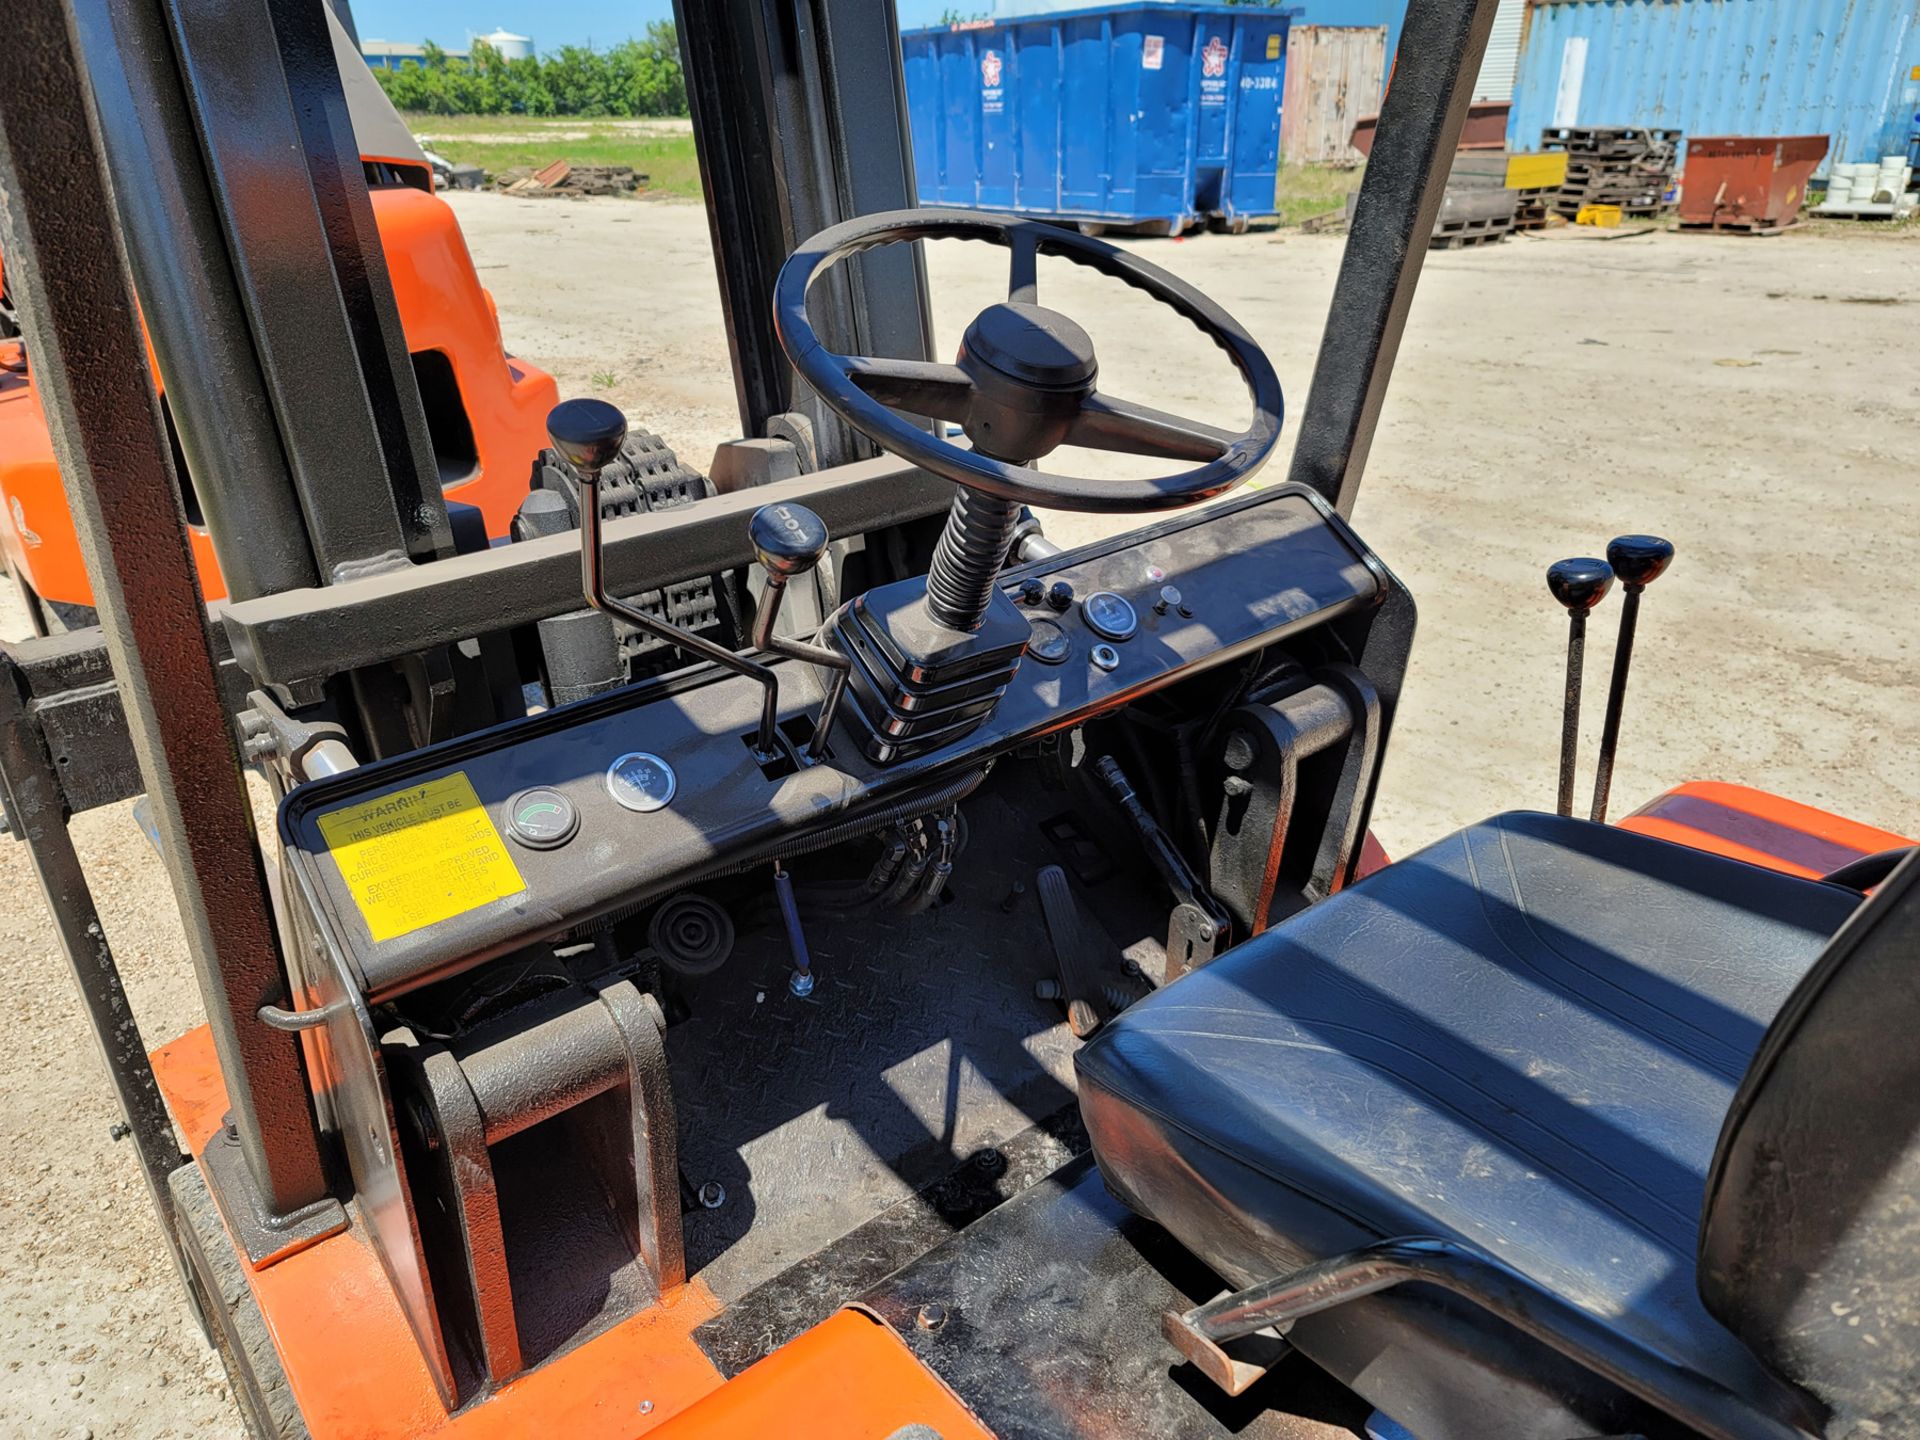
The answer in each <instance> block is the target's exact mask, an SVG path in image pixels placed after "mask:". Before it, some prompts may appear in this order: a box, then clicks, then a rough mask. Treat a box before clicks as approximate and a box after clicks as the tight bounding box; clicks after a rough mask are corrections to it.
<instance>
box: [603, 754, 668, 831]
mask: <svg viewBox="0 0 1920 1440" xmlns="http://www.w3.org/2000/svg"><path fill="white" fill-rule="evenodd" d="M678 784H679V782H678V781H677V780H676V779H675V778H674V774H673V767H672V766H671V765H669V764H667V762H666V761H664V760H662V759H661V758H660V757H659V756H658V755H649V754H647V753H646V752H645V751H644V750H633V751H630V752H628V753H627V754H625V755H622V756H621V757H620V758H619V759H618V760H616V761H614V762H613V764H611V765H609V766H608V767H607V793H608V794H609V795H611V796H613V798H614V799H615V800H617V801H618V802H619V803H620V804H622V805H624V806H625V807H626V808H627V809H629V810H637V811H639V812H640V813H641V814H643V815H644V814H646V813H647V812H648V811H651V810H663V809H665V808H666V807H667V805H668V804H669V803H671V802H672V800H673V792H674V790H675V788H676V787H677V786H678Z"/></svg>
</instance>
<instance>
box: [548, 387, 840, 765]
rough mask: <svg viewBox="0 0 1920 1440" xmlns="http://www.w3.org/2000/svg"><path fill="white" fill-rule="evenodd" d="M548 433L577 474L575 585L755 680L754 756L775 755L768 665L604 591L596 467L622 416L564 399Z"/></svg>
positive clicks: (624, 616)
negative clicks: (756, 724)
mask: <svg viewBox="0 0 1920 1440" xmlns="http://www.w3.org/2000/svg"><path fill="white" fill-rule="evenodd" d="M547 436H548V438H549V439H551V440H552V441H553V448H554V449H555V450H557V451H559V452H560V458H561V459H563V460H565V461H566V462H567V464H569V465H571V466H572V467H573V473H574V474H575V475H577V476H578V477H579V479H580V588H581V590H583V591H584V592H585V593H586V597H587V603H588V604H589V605H591V606H593V608H594V609H596V610H599V611H602V612H604V613H605V614H608V615H611V616H613V618H614V619H616V620H620V621H623V622H625V623H626V624H628V625H631V626H633V628H634V629H636V630H644V631H646V632H647V634H649V635H653V636H655V637H657V638H659V639H661V640H665V641H666V642H667V643H668V644H669V645H677V646H679V647H680V649H681V650H683V651H685V652H686V653H688V654H690V655H698V656H700V657H701V658H702V659H705V660H711V661H713V662H714V664H716V665H723V666H725V667H726V668H727V669H729V670H731V671H733V672H734V673H735V674H739V675H745V676H746V677H747V678H748V679H750V680H752V681H754V682H756V683H757V684H758V685H759V686H760V688H761V698H760V728H759V730H758V732H757V733H756V734H755V736H754V747H753V750H754V758H755V759H757V760H761V761H770V760H777V759H778V758H780V754H781V746H780V732H779V730H778V729H777V728H776V722H777V721H778V720H779V718H780V682H779V680H778V679H777V678H776V677H775V676H774V673H773V671H772V670H771V669H769V668H768V667H767V666H765V665H762V664H761V663H760V662H759V661H758V660H749V659H748V658H747V657H746V656H744V655H736V654H734V653H733V651H731V650H729V649H727V647H726V646H724V645H717V644H715V643H714V642H713V641H711V640H708V639H707V638H705V637H704V636H701V635H695V634H694V633H693V632H692V631H690V630H682V629H681V628H680V627H679V626H678V625H675V624H673V623H672V622H671V621H668V620H663V619H662V618H660V617H659V616H658V615H649V614H648V613H647V612H646V611H644V610H642V609H640V608H639V607H638V606H636V605H629V604H628V603H627V602H626V601H624V600H622V599H620V598H619V597H618V596H615V595H609V594H608V593H607V581H606V556H605V554H604V553H603V550H602V542H601V538H600V472H601V471H602V470H604V469H606V468H607V466H609V465H611V464H612V463H613V462H614V461H615V460H616V459H618V458H619V455H620V447H621V445H623V444H624V443H625V442H626V438H627V417H626V416H624V415H622V414H621V413H620V412H619V411H618V410H617V409H615V408H614V407H613V406H611V405H609V404H607V402H606V401H604V400H566V401H562V402H561V403H560V404H558V405H556V406H554V407H553V409H552V410H550V411H549V412H548V413H547ZM816 523H817V522H816Z"/></svg>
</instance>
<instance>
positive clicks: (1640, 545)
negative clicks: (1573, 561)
mask: <svg viewBox="0 0 1920 1440" xmlns="http://www.w3.org/2000/svg"><path fill="white" fill-rule="evenodd" d="M1607 563H1608V564H1609V565H1611V566H1613V573H1614V574H1615V575H1617V576H1619V577H1620V583H1621V584H1622V585H1624V586H1625V587H1626V591H1627V598H1626V599H1625V600H1624V601H1623V602H1622V603H1621V609H1620V638H1619V639H1617V640H1615V641H1614V644H1613V682H1612V684H1611V685H1609V686H1608V687H1607V723H1606V728H1605V729H1603V730H1602V731H1601V732H1600V764H1599V767H1598V768H1597V769H1596V770H1595V771H1594V776H1593V811H1592V818H1593V820H1594V822H1595V823H1596V824H1598V823H1601V822H1604V821H1605V820H1606V818H1607V795H1608V792H1609V791H1610V790H1612V788H1613V756H1614V752H1615V751H1616V750H1618V749H1619V748H1620V713H1621V711H1622V710H1624V709H1625V708H1626V704H1627V667H1628V666H1629V665H1631V664H1632V663H1633V629H1634V624H1635V622H1636V621H1638V620H1639V618H1640V592H1641V591H1642V590H1644V589H1646V588H1647V586H1649V585H1651V584H1652V583H1653V582H1654V581H1656V580H1658V579H1659V578H1660V577H1661V576H1662V575H1664V574H1666V573H1667V567H1668V566H1669V565H1671V564H1672V563H1673V542H1672V541H1671V540H1662V539H1661V538H1660V537H1659V536H1658V535H1622V536H1620V537H1619V538H1618V539H1617V540H1615V541H1614V542H1613V543H1612V544H1611V545H1609V546H1607Z"/></svg>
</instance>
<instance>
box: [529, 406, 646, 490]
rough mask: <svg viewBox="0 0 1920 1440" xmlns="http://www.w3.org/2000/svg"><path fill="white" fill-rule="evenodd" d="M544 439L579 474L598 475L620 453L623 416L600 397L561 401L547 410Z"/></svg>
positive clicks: (624, 429)
mask: <svg viewBox="0 0 1920 1440" xmlns="http://www.w3.org/2000/svg"><path fill="white" fill-rule="evenodd" d="M547 438H548V439H550V440H552V441H553V448H554V449H556V450H558V451H559V452H560V458H561V459H563V460H565V461H566V462H567V463H568V464H569V465H571V466H572V467H573V468H574V469H575V470H577V471H579V472H580V473H581V474H582V475H598V474H599V473H600V472H601V471H602V470H604V469H606V468H607V466H609V465H611V464H612V463H613V462H614V460H615V459H616V458H618V456H619V454H620V447H621V446H622V445H624V444H625V443H626V439H627V417H626V416H624V415H622V414H621V413H620V411H619V410H618V409H617V408H616V407H615V406H612V405H609V404H608V403H607V402H606V401H604V400H588V399H580V400H563V401H561V402H560V403H559V404H558V405H556V406H554V407H553V409H551V410H549V411H548V412H547Z"/></svg>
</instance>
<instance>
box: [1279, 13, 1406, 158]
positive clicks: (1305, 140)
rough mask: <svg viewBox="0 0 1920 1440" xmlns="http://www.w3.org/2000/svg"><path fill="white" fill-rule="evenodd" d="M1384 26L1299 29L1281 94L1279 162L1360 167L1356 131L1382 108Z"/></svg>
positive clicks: (1290, 36) (1290, 38)
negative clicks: (1354, 142)
mask: <svg viewBox="0 0 1920 1440" xmlns="http://www.w3.org/2000/svg"><path fill="white" fill-rule="evenodd" d="M1386 74H1387V31H1386V27H1385V26H1384V25H1370V26H1365V27H1351V26H1344V25H1295V26H1294V27H1293V28H1292V29H1291V30H1290V31H1288V32H1287V78H1286V82H1285V84H1284V85H1283V86H1282V88H1281V91H1280V158H1281V159H1282V160H1284V161H1285V162H1286V163H1287V164H1289V165H1358V164H1359V163H1360V162H1361V161H1362V160H1363V159H1364V158H1365V157H1364V156H1363V155H1361V153H1360V152H1359V151H1358V150H1356V149H1354V147H1353V127H1354V125H1355V123H1356V122H1358V120H1359V119H1360V117H1361V116H1362V115H1371V114H1373V113H1375V112H1376V111H1378V110H1379V108H1380V92H1381V89H1382V88H1383V86H1384V85H1385V83H1386Z"/></svg>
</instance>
